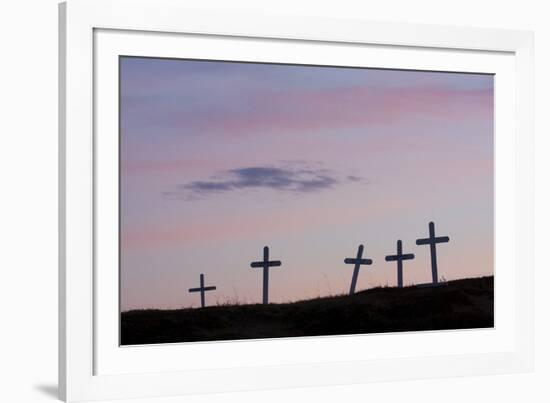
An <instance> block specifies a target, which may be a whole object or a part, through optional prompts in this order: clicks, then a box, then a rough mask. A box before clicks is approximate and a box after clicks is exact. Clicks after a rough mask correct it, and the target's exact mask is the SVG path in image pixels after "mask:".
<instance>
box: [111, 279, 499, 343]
mask: <svg viewBox="0 0 550 403" xmlns="http://www.w3.org/2000/svg"><path fill="white" fill-rule="evenodd" d="M493 294H494V293H493V277H492V276H491V277H481V278H471V279H463V280H455V281H450V282H448V283H446V284H445V285H442V284H441V283H440V286H439V287H421V286H409V287H404V288H397V287H395V288H388V287H386V288H373V289H370V290H366V291H361V292H357V293H356V294H354V295H344V296H335V297H325V298H317V299H311V300H306V301H298V302H294V303H286V304H268V305H262V304H254V305H219V306H211V307H206V308H203V309H178V310H136V311H129V312H123V313H122V314H121V344H123V345H131V344H155V343H176V342H191V341H215V340H239V339H260V338H276V337H296V336H323V335H345V334H361V333H384V332H402V331H419V330H448V329H471V328H489V327H493V326H494V319H493V301H494V299H493Z"/></svg>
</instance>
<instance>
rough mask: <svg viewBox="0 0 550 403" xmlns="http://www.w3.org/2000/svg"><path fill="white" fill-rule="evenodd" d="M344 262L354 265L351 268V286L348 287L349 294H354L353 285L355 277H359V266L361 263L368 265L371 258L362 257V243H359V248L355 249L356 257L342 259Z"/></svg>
mask: <svg viewBox="0 0 550 403" xmlns="http://www.w3.org/2000/svg"><path fill="white" fill-rule="evenodd" d="M344 263H345V264H354V265H355V267H354V268H353V277H352V279H351V287H350V289H349V293H350V295H352V294H355V286H356V285H357V277H359V267H360V266H361V265H362V264H366V265H370V264H372V260H371V259H363V245H359V249H357V257H356V258H355V259H354V258H351V257H348V258H346V259H344Z"/></svg>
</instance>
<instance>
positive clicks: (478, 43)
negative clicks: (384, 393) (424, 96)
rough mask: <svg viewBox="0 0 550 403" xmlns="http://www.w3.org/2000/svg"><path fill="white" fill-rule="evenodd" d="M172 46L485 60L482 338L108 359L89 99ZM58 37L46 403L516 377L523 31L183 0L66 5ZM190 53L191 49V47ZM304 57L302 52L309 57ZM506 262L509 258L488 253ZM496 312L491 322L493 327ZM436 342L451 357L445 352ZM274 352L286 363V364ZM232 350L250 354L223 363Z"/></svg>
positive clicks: (524, 176) (523, 287) (524, 268)
mask: <svg viewBox="0 0 550 403" xmlns="http://www.w3.org/2000/svg"><path fill="white" fill-rule="evenodd" d="M105 33H107V35H104V34H105ZM125 36H127V38H124V37H125ZM132 36H134V39H133V40H132V39H131V37H132ZM184 37H193V38H195V39H194V40H198V41H201V40H203V39H204V38H209V40H212V41H215V40H217V39H223V40H226V41H233V42H234V43H235V45H237V44H238V43H239V41H245V40H246V41H249V43H252V44H254V43H255V41H256V42H258V43H260V42H261V41H265V43H267V42H269V43H277V46H276V47H277V48H278V49H280V50H278V52H280V53H278V54H279V56H277V57H281V58H282V59H284V60H287V59H292V58H296V57H298V56H296V55H297V52H292V51H290V49H292V46H298V45H297V44H300V45H299V46H302V47H308V46H309V47H323V46H324V47H325V49H330V50H332V51H333V52H339V51H340V50H339V49H340V48H342V49H343V48H346V49H347V50H346V51H345V52H347V53H350V54H352V53H353V52H355V49H367V47H369V49H374V50H372V51H373V52H382V53H384V54H387V56H384V57H387V58H388V59H387V61H386V62H385V63H386V65H388V66H393V67H396V68H397V67H399V68H404V67H405V68H406V67H408V68H410V69H423V68H428V66H434V68H438V69H441V70H446V69H448V70H452V69H453V68H454V69H456V68H458V67H457V66H460V71H470V70H472V71H477V70H478V69H480V68H482V66H484V65H486V66H492V67H490V68H488V69H490V71H491V72H493V73H494V72H496V71H499V72H500V73H498V75H497V79H498V78H499V77H503V78H502V80H501V82H500V83H499V82H498V81H497V87H496V92H498V91H499V88H501V90H500V91H501V93H500V95H499V96H501V97H502V98H501V102H499V98H496V100H497V103H496V109H497V113H496V116H495V121H496V127H497V128H496V135H495V136H496V141H495V143H496V151H495V153H496V154H495V155H496V165H495V177H496V187H497V191H496V193H495V194H496V196H495V198H496V201H497V203H498V204H497V206H502V207H497V208H496V212H495V220H496V230H495V238H496V252H497V253H496V260H495V261H496V263H495V266H496V269H495V272H496V271H498V273H499V274H498V277H497V278H499V279H502V280H497V286H496V297H495V298H496V302H495V303H496V315H497V318H496V326H495V329H496V330H495V331H494V332H492V333H491V332H490V331H487V330H485V331H479V330H473V331H471V332H462V333H457V334H453V333H446V334H445V335H440V334H439V333H440V332H427V333H426V332H422V333H412V334H408V335H403V336H400V337H404V338H407V339H406V340H407V345H409V346H412V347H411V348H410V350H409V351H408V352H407V354H404V353H403V352H399V351H397V352H396V353H395V354H393V355H392V354H387V355H384V354H382V355H375V354H374V353H373V354H371V355H369V352H368V350H369V349H368V348H367V346H368V345H376V346H382V347H378V350H380V349H381V350H382V351H383V350H384V347H383V346H384V343H386V345H387V340H390V339H391V338H392V337H394V336H392V335H385V336H380V337H379V338H370V339H367V338H365V336H358V337H354V336H352V337H341V336H340V337H338V336H337V337H329V338H306V339H303V340H297V339H292V340H289V339H285V340H267V341H262V342H254V341H247V342H241V341H239V342H225V343H210V344H182V345H172V346H157V347H152V348H151V347H149V348H147V349H141V350H139V351H138V350H135V349H134V350H130V349H121V348H119V347H118V344H117V343H118V340H113V334H114V333H113V320H111V319H112V318H113V317H117V316H116V315H117V314H118V311H116V312H114V311H113V307H112V304H111V305H109V303H108V301H112V299H113V297H116V294H113V293H116V292H117V291H118V284H117V283H116V279H113V278H112V277H109V273H110V272H109V271H108V270H105V269H104V268H105V267H107V263H106V264H103V259H104V256H105V254H102V253H99V254H98V253H97V247H98V245H101V243H102V242H104V240H106V239H109V238H111V239H112V238H113V237H115V238H116V236H117V235H116V234H114V233H113V231H112V230H111V228H109V225H103V224H101V223H102V222H103V221H102V220H104V217H108V216H109V205H110V201H109V197H108V194H109V193H108V191H104V189H105V188H104V186H105V185H104V184H105V183H109V178H110V177H112V175H113V171H112V169H111V170H109V167H110V166H111V167H112V165H113V163H114V162H116V154H113V153H112V152H113V150H114V149H109V148H103V147H105V143H106V142H105V141H100V142H98V141H97V130H98V127H100V128H101V133H108V132H109V130H110V129H109V127H112V124H113V120H110V119H109V118H108V115H109V114H110V113H112V112H113V110H114V109H113V108H114V107H115V106H116V102H117V99H112V97H111V95H110V94H111V93H110V92H109V91H105V90H104V88H109V85H111V86H112V85H114V84H116V83H110V84H109V79H108V77H109V72H110V71H111V72H112V69H111V67H112V64H109V60H113V56H116V55H117V54H118V53H117V52H123V53H127V52H128V49H130V50H131V51H132V52H133V53H140V52H144V53H143V54H144V55H152V56H162V55H163V54H171V53H172V52H176V50H174V49H177V48H178V42H177V41H179V40H180V38H184ZM135 38H139V41H136V40H135ZM59 39H60V63H59V66H60V70H59V73H60V108H59V111H60V116H59V122H60V141H59V144H60V153H59V155H60V181H59V183H60V186H59V189H60V195H59V196H60V197H59V199H60V223H59V227H60V231H59V233H60V242H59V244H60V250H59V257H60V269H59V301H60V302H59V307H60V309H59V390H60V395H61V398H62V399H64V400H66V401H76V400H96V399H112V398H132V397H151V396H169V395H183V394H191V393H207V392H221V391H232V390H253V389H263V388H280V387H294V386H316V385H335V384H345V383H359V382H371V381H379V380H384V381H388V380H404V379H412V378H429V377H440V376H460V375H476V374H489V373H511V372H526V371H530V370H532V368H533V356H534V352H533V351H534V350H533V296H532V295H533V285H534V279H533V208H532V205H533V176H534V175H533V167H532V160H533V36H532V34H531V33H529V32H518V31H506V30H492V29H491V30H489V29H477V28H458V27H443V26H425V25H412V24H396V23H379V22H366V21H362V20H359V19H358V20H326V19H321V18H312V17H301V18H297V17H283V16H270V15H261V14H249V15H244V14H234V15H228V14H227V13H223V14H217V13H214V12H200V11H196V10H190V9H187V8H186V7H185V4H184V2H181V1H171V0H156V1H155V0H133V1H130V0H110V1H109V0H70V1H69V2H67V3H63V4H61V5H60V35H59ZM274 41H275V42H274ZM233 42H232V43H233ZM136 43H139V46H138V45H136ZM189 44H192V41H191V42H189ZM136 46H138V47H136ZM193 46H194V47H195V49H198V48H199V46H198V45H192V47H193ZM350 46H351V47H352V48H351V50H350ZM201 49H202V50H201V51H203V52H207V50H204V49H206V47H204V48H203V47H202V46H201ZM228 49H229V50H228ZM231 49H236V48H235V47H233V48H231V47H226V49H225V51H226V52H231V51H232V50H231ZM197 51H198V50H197ZM178 52H179V50H178ZM233 52H235V50H233ZM285 52H286V53H285ZM342 52H343V51H342ZM403 52H406V53H407V52H408V54H412V53H415V52H416V54H417V55H420V54H426V55H427V56H426V57H424V58H418V59H419V60H415V58H405V57H404V56H403ZM151 53H154V54H151ZM325 53H326V52H325ZM329 53H330V52H329ZM382 53H380V55H382ZM178 54H179V53H178ZM274 54H275V53H273V55H272V57H275V56H274ZM373 54H376V53H373ZM342 55H343V57H345V54H344V53H342ZM237 57H238V56H237ZM241 57H244V56H241ZM248 57H249V58H252V56H248ZM258 57H261V56H258ZM264 57H267V56H264ZM311 57H316V56H315V53H311ZM262 60H263V59H262ZM501 61H502V63H501ZM321 62H322V61H321ZM349 63H353V61H352V59H350V62H349ZM358 63H359V62H358ZM423 63H424V64H423ZM446 63H447V64H448V66H446ZM484 63H485V64H484ZM491 63H492V64H491ZM397 64H399V65H397ZM102 71H105V72H107V75H104V74H103V73H101V72H102ZM104 77H107V79H106V80H105V79H104ZM503 95H506V96H505V97H503ZM98 115H99V118H98ZM106 116H107V118H106ZM106 138H107V139H109V137H106ZM107 142H108V141H107ZM113 155H114V156H113ZM115 165H116V164H115ZM510 177H513V178H515V180H513V181H512V180H509V178H510ZM499 178H500V179H499ZM98 179H100V180H98ZM499 180H500V182H499ZM111 182H112V181H111ZM499 183H500V185H499ZM105 195H107V196H105ZM102 206H103V207H102ZM105 206H106V207H105ZM98 223H99V225H98ZM100 250H102V251H103V250H105V248H103V249H101V248H100ZM499 250H500V251H502V253H499ZM507 251H508V253H509V254H508V255H507V256H504V252H507ZM499 256H500V258H499ZM507 257H508V258H507ZM111 274H112V272H111ZM499 281H500V283H499ZM499 290H502V292H499ZM499 301H500V302H499ZM499 307H500V308H499ZM499 310H500V311H499ZM510 311H511V312H513V314H510ZM499 312H500V315H502V318H503V319H502V320H501V321H500V322H499V318H498V315H499ZM113 315H114V316H113ZM499 323H500V325H499ZM483 332H485V333H483ZM367 337H368V336H367ZM388 338H389V339H388ZM404 340H405V339H404ZM496 341H498V342H496ZM379 343H381V344H379ZM438 343H439V344H438ZM455 343H456V344H455ZM452 344H455V345H459V346H462V347H460V348H454V349H453V348H452ZM434 346H439V347H437V348H434ZM489 346H492V347H491V348H489ZM357 349H359V351H360V353H356V351H358V350H357ZM385 349H386V350H387V347H386V348H385ZM123 350H125V351H123ZM289 351H290V352H292V353H291V354H288V352H289ZM268 352H271V356H270V355H269V354H267V353H268ZM283 352H287V354H286V356H288V355H291V356H292V358H293V359H292V360H291V359H290V358H288V359H286V358H285V354H282V353H283ZM321 352H323V354H319V353H321ZM134 353H135V354H134ZM243 353H244V354H245V355H246V356H248V357H252V358H254V359H249V360H247V359H241V360H239V359H235V357H236V356H238V357H242V354H243ZM178 354H179V355H180V356H179V357H178ZM198 354H202V355H206V356H208V357H210V359H209V360H208V364H204V365H202V364H199V361H198V360H197V359H195V360H193V359H189V360H187V361H189V363H188V365H187V366H185V367H184V366H182V365H180V364H179V362H181V361H182V360H181V357H191V356H193V355H198ZM171 357H172V358H171ZM173 357H178V358H177V359H174V358H173ZM216 357H220V358H216ZM281 357H283V358H281ZM315 357H316V358H315ZM319 357H320V358H319Z"/></svg>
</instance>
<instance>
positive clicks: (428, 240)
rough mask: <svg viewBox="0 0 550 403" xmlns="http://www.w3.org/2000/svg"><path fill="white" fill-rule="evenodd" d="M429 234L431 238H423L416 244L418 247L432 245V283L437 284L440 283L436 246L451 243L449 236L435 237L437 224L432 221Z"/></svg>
mask: <svg viewBox="0 0 550 403" xmlns="http://www.w3.org/2000/svg"><path fill="white" fill-rule="evenodd" d="M428 227H429V232H430V236H429V238H422V239H417V240H416V244H417V245H430V257H431V263H432V283H433V284H437V283H438V281H439V278H438V274H437V251H436V245H437V244H438V243H444V242H449V237H448V236H439V237H436V236H435V224H434V223H433V221H430V223H429V225H428Z"/></svg>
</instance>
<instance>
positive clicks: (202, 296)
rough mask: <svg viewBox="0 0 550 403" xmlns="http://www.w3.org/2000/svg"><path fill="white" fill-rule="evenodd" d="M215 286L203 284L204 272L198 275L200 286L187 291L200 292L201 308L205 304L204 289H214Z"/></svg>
mask: <svg viewBox="0 0 550 403" xmlns="http://www.w3.org/2000/svg"><path fill="white" fill-rule="evenodd" d="M215 289H216V287H215V286H208V287H205V286H204V274H202V273H201V275H200V286H199V287H197V288H190V289H189V292H200V293H201V308H204V307H205V306H206V298H205V295H204V292H205V291H212V290H215Z"/></svg>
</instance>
